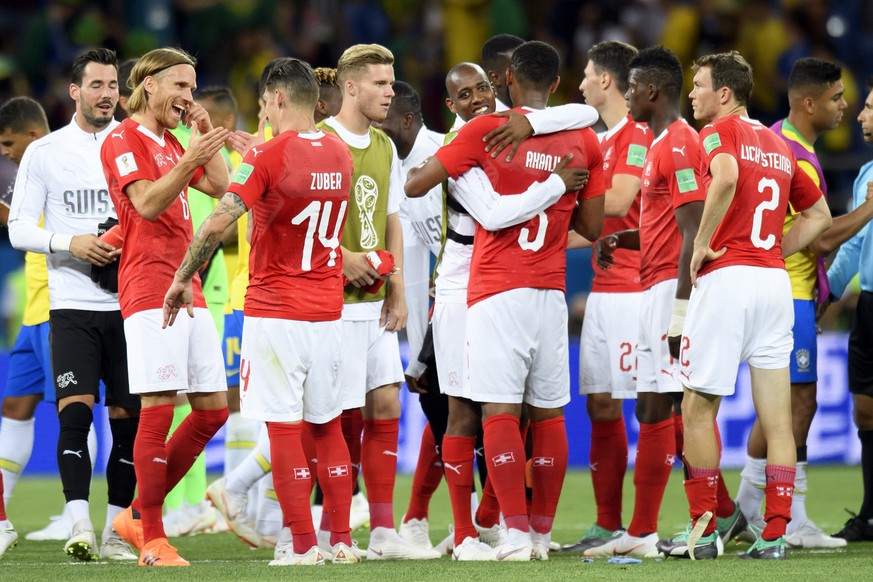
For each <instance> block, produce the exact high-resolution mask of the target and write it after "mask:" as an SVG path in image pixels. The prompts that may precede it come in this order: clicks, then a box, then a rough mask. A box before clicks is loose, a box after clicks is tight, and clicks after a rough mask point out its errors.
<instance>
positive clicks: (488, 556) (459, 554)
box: [452, 537, 497, 562]
mask: <svg viewBox="0 0 873 582" xmlns="http://www.w3.org/2000/svg"><path fill="white" fill-rule="evenodd" d="M496 555H497V553H496V552H495V551H494V548H492V547H491V546H489V545H488V544H486V543H483V542H480V541H479V538H474V537H466V538H464V541H463V542H461V544H460V545H458V546H455V548H454V549H453V550H452V560H456V561H458V562H493V561H494V560H496V559H497V558H496Z"/></svg>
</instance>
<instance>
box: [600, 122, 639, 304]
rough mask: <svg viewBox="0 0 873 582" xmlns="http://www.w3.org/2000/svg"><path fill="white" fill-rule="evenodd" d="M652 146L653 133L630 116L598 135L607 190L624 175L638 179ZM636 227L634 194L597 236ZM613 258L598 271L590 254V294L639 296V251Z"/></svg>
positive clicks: (621, 251) (618, 253) (623, 252)
mask: <svg viewBox="0 0 873 582" xmlns="http://www.w3.org/2000/svg"><path fill="white" fill-rule="evenodd" d="M651 143H652V132H651V131H650V130H649V128H648V126H646V124H645V123H635V122H634V121H633V119H632V118H631V117H630V115H628V116H627V117H625V118H624V119H622V120H621V122H619V124H618V125H616V126H615V127H613V128H612V129H611V130H609V131H608V132H606V134H604V135H602V136H601V138H600V148H601V151H602V152H603V180H604V184H605V186H606V189H607V190H609V189H610V188H612V186H613V182H612V181H613V178H614V177H615V176H616V175H622V174H627V175H630V176H635V177H637V178H639V177H640V176H641V174H642V173H643V162H644V161H645V159H646V153H647V152H648V149H649V145H650V144H651ZM639 225H640V197H639V193H637V195H636V196H635V197H634V200H633V202H632V203H631V205H630V208H629V209H628V211H627V214H625V215H624V216H622V217H605V218H604V219H603V232H602V233H601V234H600V236H601V237H604V236H607V235H610V234H612V233H614V232H620V231H622V230H630V229H634V228H638V227H639ZM612 258H613V260H614V261H615V262H613V264H612V265H611V266H610V267H609V268H608V269H599V268H597V261H596V258H595V257H594V254H593V253H592V256H591V265H592V269H593V270H594V279H593V280H592V282H591V291H592V292H597V293H604V292H605V293H638V292H640V291H642V290H643V288H642V286H641V285H640V251H637V250H631V249H616V250H615V252H614V253H613V254H612Z"/></svg>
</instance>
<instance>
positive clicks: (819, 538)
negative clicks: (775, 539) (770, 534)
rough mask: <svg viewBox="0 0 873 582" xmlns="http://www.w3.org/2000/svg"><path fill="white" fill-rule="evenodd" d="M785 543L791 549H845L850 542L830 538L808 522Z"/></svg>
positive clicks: (789, 536) (787, 538)
mask: <svg viewBox="0 0 873 582" xmlns="http://www.w3.org/2000/svg"><path fill="white" fill-rule="evenodd" d="M790 529H794V528H790ZM785 543H786V545H788V547H791V548H843V547H845V546H846V544H847V543H848V542H847V541H846V540H844V539H843V538H835V537H833V536H829V535H828V534H826V533H824V532H823V531H822V530H820V529H819V528H818V527H817V526H816V525H815V524H814V523H812V521H811V520H806V521H804V522H803V523H802V524H800V526H799V527H797V529H795V530H794V532H793V533H791V534H789V535H787V536H785Z"/></svg>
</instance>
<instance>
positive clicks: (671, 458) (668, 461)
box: [664, 453, 676, 467]
mask: <svg viewBox="0 0 873 582" xmlns="http://www.w3.org/2000/svg"><path fill="white" fill-rule="evenodd" d="M675 462H676V455H671V454H670V453H667V456H666V457H665V458H664V464H665V465H670V466H671V467H672V466H673V463H675Z"/></svg>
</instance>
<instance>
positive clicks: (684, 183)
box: [640, 119, 706, 289]
mask: <svg viewBox="0 0 873 582" xmlns="http://www.w3.org/2000/svg"><path fill="white" fill-rule="evenodd" d="M702 171H703V153H702V151H701V149H700V140H699V138H698V135H697V132H696V131H695V130H694V128H692V127H691V126H690V125H688V124H687V123H686V122H685V120H683V119H680V120H678V121H674V122H673V123H671V124H670V125H669V126H668V127H667V129H665V130H664V131H663V132H662V133H661V135H659V136H658V137H657V138H655V141H653V142H652V146H651V147H650V148H649V153H648V155H647V156H646V165H645V168H644V169H643V176H642V182H641V189H640V192H641V193H642V211H641V217H640V250H641V264H640V279H641V280H642V284H643V289H649V288H650V287H652V286H654V285H656V284H658V283H660V282H661V281H666V280H668V279H675V278H677V277H678V276H679V251H680V250H681V248H682V235H681V233H680V232H679V225H678V224H677V222H676V217H675V211H676V209H677V208H679V207H680V206H683V205H684V204H688V203H689V202H695V201H703V200H705V199H706V190H705V189H704V187H703V178H702Z"/></svg>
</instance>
